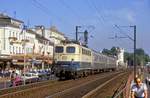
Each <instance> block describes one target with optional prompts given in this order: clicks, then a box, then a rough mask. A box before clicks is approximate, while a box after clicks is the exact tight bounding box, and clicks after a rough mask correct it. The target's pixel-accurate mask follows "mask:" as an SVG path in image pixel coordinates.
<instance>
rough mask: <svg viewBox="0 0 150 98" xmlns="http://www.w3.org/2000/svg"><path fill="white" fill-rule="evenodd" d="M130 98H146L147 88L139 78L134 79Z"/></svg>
mask: <svg viewBox="0 0 150 98" xmlns="http://www.w3.org/2000/svg"><path fill="white" fill-rule="evenodd" d="M131 98H148V97H147V86H146V84H145V83H142V81H141V79H140V78H139V77H137V78H135V84H134V85H132V88H131Z"/></svg>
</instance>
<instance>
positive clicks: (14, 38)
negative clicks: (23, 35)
mask: <svg viewBox="0 0 150 98" xmlns="http://www.w3.org/2000/svg"><path fill="white" fill-rule="evenodd" d="M9 40H13V41H16V40H17V37H9Z"/></svg>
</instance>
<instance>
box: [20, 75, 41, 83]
mask: <svg viewBox="0 0 150 98" xmlns="http://www.w3.org/2000/svg"><path fill="white" fill-rule="evenodd" d="M21 78H22V80H23V81H24V79H25V82H26V83H34V82H37V81H38V80H39V77H38V76H37V75H35V74H33V73H25V76H24V75H23V76H21Z"/></svg>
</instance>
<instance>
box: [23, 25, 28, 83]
mask: <svg viewBox="0 0 150 98" xmlns="http://www.w3.org/2000/svg"><path fill="white" fill-rule="evenodd" d="M26 29H27V26H25V25H24V26H23V31H22V33H23V40H22V42H23V43H22V46H23V50H24V55H23V61H24V63H23V84H24V85H25V82H26V81H25V66H26V64H25V63H26V47H25V44H26V40H25V31H26Z"/></svg>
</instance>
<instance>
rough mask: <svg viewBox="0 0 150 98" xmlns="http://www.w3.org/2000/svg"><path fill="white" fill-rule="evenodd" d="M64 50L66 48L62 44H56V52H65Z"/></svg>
mask: <svg viewBox="0 0 150 98" xmlns="http://www.w3.org/2000/svg"><path fill="white" fill-rule="evenodd" d="M63 51H64V48H63V47H62V46H56V48H55V52H56V53H63Z"/></svg>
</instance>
